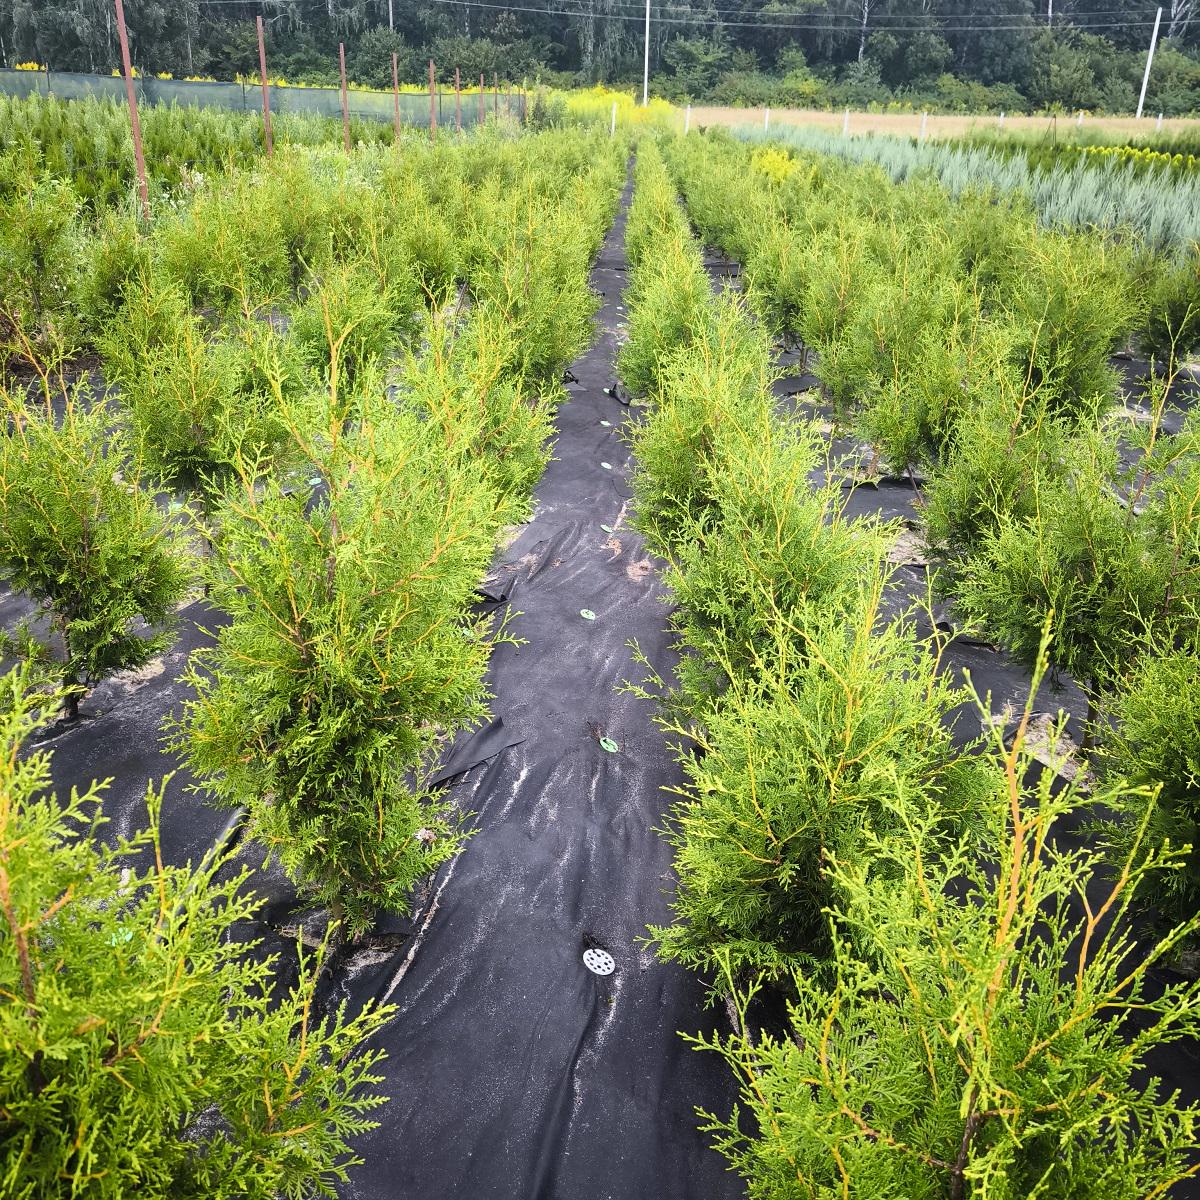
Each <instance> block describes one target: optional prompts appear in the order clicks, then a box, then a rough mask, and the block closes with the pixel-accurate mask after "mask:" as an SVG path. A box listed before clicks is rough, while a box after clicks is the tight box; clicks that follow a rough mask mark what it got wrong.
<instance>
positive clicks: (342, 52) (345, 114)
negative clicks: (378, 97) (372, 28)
mask: <svg viewBox="0 0 1200 1200" xmlns="http://www.w3.org/2000/svg"><path fill="white" fill-rule="evenodd" d="M338 67H339V69H340V71H341V75H342V143H343V144H344V145H345V147H346V153H347V154H349V153H350V97H349V96H348V95H347V94H346V44H345V43H344V42H338Z"/></svg>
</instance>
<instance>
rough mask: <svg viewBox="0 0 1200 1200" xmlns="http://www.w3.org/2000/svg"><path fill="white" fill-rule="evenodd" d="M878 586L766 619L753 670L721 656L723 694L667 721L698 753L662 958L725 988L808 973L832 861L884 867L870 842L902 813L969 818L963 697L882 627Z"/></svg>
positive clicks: (662, 934)
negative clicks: (953, 725) (948, 721)
mask: <svg viewBox="0 0 1200 1200" xmlns="http://www.w3.org/2000/svg"><path fill="white" fill-rule="evenodd" d="M883 586H884V580H883V578H882V577H881V576H879V575H877V576H876V577H875V578H874V579H868V580H866V581H864V583H863V585H862V587H861V590H860V591H859V592H858V593H857V595H843V596H842V597H840V598H839V599H840V600H841V607H840V609H839V608H836V607H832V606H831V607H829V608H824V607H822V606H820V605H819V604H814V606H813V610H812V611H811V612H808V613H804V614H800V613H794V614H792V615H791V616H790V617H788V616H785V615H782V614H776V615H775V624H774V627H773V628H772V629H771V630H770V631H769V632H766V633H764V634H763V635H761V636H760V638H759V639H758V642H757V646H756V661H755V662H754V664H753V665H754V668H755V669H754V670H753V671H748V670H746V669H745V668H744V667H743V669H742V670H739V669H738V667H739V664H736V663H734V662H730V661H729V660H728V659H723V658H721V657H720V656H719V655H718V656H716V657H715V659H714V661H715V663H716V664H717V665H718V666H720V667H721V668H722V670H723V672H724V674H725V675H726V677H727V678H728V680H729V683H728V686H727V687H726V689H725V690H723V691H722V692H721V694H720V696H719V698H718V699H715V700H711V701H708V702H704V701H703V700H702V699H693V701H692V705H691V706H689V709H688V716H687V718H686V719H685V720H682V721H670V722H668V723H667V728H668V729H670V730H671V731H673V732H674V733H676V734H677V735H679V736H680V737H686V738H690V739H692V740H694V741H695V743H696V745H697V747H698V749H699V752H700V753H699V754H698V755H693V754H686V755H681V756H680V761H681V763H682V765H683V768H684V771H685V773H686V775H687V785H686V787H685V788H683V789H681V793H682V796H683V799H682V800H681V801H680V802H679V803H678V804H677V805H676V806H675V807H674V809H673V810H672V813H671V818H670V823H669V827H668V839H669V841H670V842H671V844H672V846H673V847H674V848H675V851H676V856H675V870H676V872H677V874H678V876H679V882H678V884H677V887H676V891H675V895H674V898H673V900H672V909H673V913H674V918H675V920H674V922H673V923H672V925H670V926H668V927H665V928H658V929H654V930H652V934H653V936H654V938H655V941H656V943H657V947H658V950H659V953H660V954H662V955H663V956H664V957H666V958H673V959H678V960H679V961H681V962H684V963H685V964H687V965H689V966H693V967H699V968H704V969H706V970H708V971H712V970H714V969H716V968H717V967H721V968H723V969H724V970H726V971H728V972H729V975H730V978H733V979H744V978H745V977H746V973H747V972H750V973H762V974H764V975H767V976H770V977H771V978H778V977H780V976H783V975H786V973H787V972H789V971H790V970H792V969H807V968H808V967H811V966H812V965H813V962H814V959H816V960H819V959H820V958H822V957H823V956H824V955H825V954H826V953H828V952H829V950H830V943H829V941H828V935H829V931H828V929H827V927H826V921H825V918H824V916H823V913H824V911H825V909H826V908H827V907H828V905H829V904H830V903H832V902H833V898H834V895H835V894H836V893H837V892H838V890H839V888H840V884H839V882H838V879H837V878H835V877H834V876H833V875H832V874H831V872H830V864H831V863H832V862H833V861H838V862H854V863H867V862H868V859H871V861H873V862H877V863H878V867H879V870H880V871H882V872H883V873H885V874H886V873H893V872H894V870H895V864H894V863H889V862H887V861H886V860H885V859H884V858H883V857H882V856H880V855H878V854H877V853H875V852H874V849H873V848H872V850H871V854H868V850H867V847H868V846H869V844H870V837H871V836H872V834H873V835H874V836H876V837H878V838H879V839H880V840H881V841H885V842H886V841H887V840H888V839H889V838H890V837H892V836H893V834H894V832H895V830H896V828H897V827H898V826H899V825H900V822H899V820H898V816H897V814H898V812H901V811H903V812H906V813H909V814H915V813H921V814H937V815H939V816H940V817H941V818H942V819H943V820H945V821H946V822H947V823H949V822H950V820H951V819H952V818H953V819H958V820H962V819H964V818H966V817H967V816H969V815H970V813H971V812H972V805H973V802H974V801H975V800H976V799H977V796H976V795H975V792H976V791H977V790H978V789H977V786H973V776H972V772H971V771H970V770H969V769H968V768H967V767H965V766H962V765H959V763H958V755H957V753H956V752H955V751H954V750H953V748H952V745H951V741H950V734H949V732H948V730H947V728H946V727H945V724H944V720H943V718H944V717H945V715H946V713H947V712H948V711H949V709H950V707H951V706H952V705H953V704H954V703H955V702H956V701H957V700H958V699H959V697H958V696H957V694H956V693H955V691H954V689H953V688H952V687H951V686H950V684H949V683H948V682H947V681H946V680H945V679H944V678H940V677H939V676H938V675H937V672H936V658H935V656H934V655H932V654H931V653H930V651H929V648H928V647H926V646H925V645H924V644H922V643H921V642H920V641H918V640H917V639H916V638H915V637H914V636H913V634H912V632H911V630H910V628H909V627H908V625H907V624H906V623H904V622H897V621H890V622H889V621H886V620H884V619H883V617H882V614H881V612H880V602H881V597H882V590H883ZM854 601H857V603H854ZM872 856H873V857H872ZM864 870H873V867H866V866H864Z"/></svg>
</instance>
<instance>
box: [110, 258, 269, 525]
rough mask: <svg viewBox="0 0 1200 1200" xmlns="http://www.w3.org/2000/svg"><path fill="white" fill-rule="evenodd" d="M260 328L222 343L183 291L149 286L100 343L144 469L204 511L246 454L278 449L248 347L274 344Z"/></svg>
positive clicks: (150, 281)
mask: <svg viewBox="0 0 1200 1200" xmlns="http://www.w3.org/2000/svg"><path fill="white" fill-rule="evenodd" d="M256 324H258V322H256V321H255V320H254V319H253V318H250V319H248V320H247V322H246V326H245V332H246V337H245V338H241V337H238V336H237V334H236V332H235V333H233V334H232V336H231V335H230V334H229V333H226V334H225V335H224V336H220V335H217V336H214V335H213V334H212V333H211V332H210V331H209V329H208V326H207V324H206V322H204V321H203V320H202V319H201V318H200V317H198V316H197V315H196V314H195V313H193V312H192V311H191V309H190V307H189V306H188V303H187V299H186V297H185V296H184V295H183V294H182V292H181V291H180V290H179V289H178V287H176V286H174V285H169V284H168V285H164V284H162V283H160V282H159V281H158V280H156V279H154V278H153V277H149V278H146V277H143V278H142V279H140V280H139V281H138V282H137V283H136V284H134V285H133V286H132V287H131V288H130V290H129V294H128V297H127V300H126V304H125V311H124V313H123V314H122V317H121V319H120V320H118V321H114V322H112V323H111V324H110V325H109V327H108V329H107V330H106V331H105V332H104V334H102V335H101V337H100V342H99V344H100V350H101V353H102V355H103V359H104V367H105V372H106V376H107V379H108V381H109V382H110V383H113V384H116V385H117V386H118V388H119V389H120V402H121V406H122V408H123V409H124V410H125V412H126V413H127V414H128V416H129V425H130V431H131V433H132V435H133V441H134V445H135V446H136V449H137V454H138V458H139V460H140V463H141V466H142V468H143V470H145V471H146V472H147V474H148V475H150V476H151V477H152V478H153V479H154V480H155V482H156V483H157V484H158V485H159V486H160V487H162V488H165V489H167V490H168V491H171V492H176V493H183V494H190V495H195V496H197V497H198V498H199V499H200V501H201V507H202V508H204V507H206V506H207V501H208V498H209V496H210V494H211V493H212V491H213V489H216V488H219V486H220V482H221V479H222V477H223V476H226V475H228V474H229V472H230V471H231V470H232V469H233V464H234V462H235V461H236V459H237V456H238V453H239V451H240V452H241V453H242V454H243V455H244V456H246V457H250V458H258V457H264V456H266V455H268V453H269V452H270V450H271V449H272V447H273V445H274V444H275V443H276V442H278V441H279V440H280V436H281V432H282V431H281V429H280V427H279V423H278V419H277V418H276V417H275V415H274V414H273V413H272V412H271V404H270V401H269V396H268V393H267V392H266V391H265V390H264V389H263V388H262V387H261V386H260V381H259V380H258V379H257V378H256V372H255V369H254V359H253V355H252V347H251V345H250V344H249V342H250V340H251V339H253V338H254V337H255V336H258V337H260V338H262V339H265V338H268V337H269V336H270V335H269V333H267V332H266V331H265V330H264V332H262V333H261V334H260V333H259V331H258V330H256V329H254V328H253V326H254V325H256Z"/></svg>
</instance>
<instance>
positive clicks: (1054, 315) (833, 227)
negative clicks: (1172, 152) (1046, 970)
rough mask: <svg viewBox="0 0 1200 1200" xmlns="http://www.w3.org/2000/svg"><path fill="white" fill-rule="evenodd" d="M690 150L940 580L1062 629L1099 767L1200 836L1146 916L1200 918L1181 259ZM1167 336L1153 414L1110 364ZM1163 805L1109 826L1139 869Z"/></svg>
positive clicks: (772, 322)
mask: <svg viewBox="0 0 1200 1200" xmlns="http://www.w3.org/2000/svg"><path fill="white" fill-rule="evenodd" d="M674 161H675V162H676V165H677V167H678V170H679V177H680V179H681V181H682V183H683V186H684V188H685V190H686V192H687V195H688V198H689V203H690V205H691V211H692V213H693V215H694V218H695V220H696V222H697V224H698V226H699V227H700V228H701V229H702V230H703V231H704V233H705V236H707V237H709V238H711V239H712V240H714V241H716V242H719V243H720V244H722V245H724V246H726V247H727V248H728V250H729V251H730V253H734V254H736V255H737V256H738V257H740V258H741V259H742V260H743V261H744V262H746V263H747V274H748V277H749V283H748V289H747V292H748V298H749V301H750V303H751V304H752V305H753V306H754V308H755V311H756V312H757V313H758V314H759V315H760V317H761V319H762V320H763V321H764V322H765V323H766V324H767V325H768V326H769V327H770V328H771V329H772V330H773V331H774V332H775V333H777V334H779V335H783V336H787V337H791V338H799V339H801V340H802V341H803V343H804V344H805V345H806V346H807V347H809V348H810V349H811V350H812V351H814V352H815V353H816V355H817V362H816V365H815V367H814V370H815V371H816V374H817V376H818V377H819V378H820V380H821V382H822V384H823V387H824V389H825V392H826V393H827V395H828V396H829V397H830V398H831V399H832V401H833V403H834V405H835V416H836V417H837V419H838V420H839V421H840V422H841V424H842V425H843V427H845V428H848V429H850V430H853V431H854V432H856V433H857V434H858V435H859V436H860V437H861V438H862V439H863V440H864V442H866V443H869V444H870V445H871V446H872V447H873V448H874V452H875V455H876V457H877V459H878V460H881V464H882V465H881V466H880V467H878V468H877V470H889V471H892V472H894V473H896V474H907V475H908V476H909V477H910V478H911V480H912V482H913V486H914V489H915V493H916V497H917V501H918V514H919V517H920V523H921V530H920V532H921V535H922V537H923V539H924V541H925V543H926V547H927V551H928V553H929V556H930V559H931V562H932V565H933V566H934V567H935V568H936V572H935V574H934V587H935V588H936V589H937V591H938V592H939V593H940V594H941V595H942V597H943V598H945V599H948V600H951V601H952V602H953V603H954V604H955V606H956V608H957V611H958V613H959V615H960V617H961V618H963V619H965V620H967V621H969V622H971V623H973V624H974V625H975V626H976V627H977V628H979V629H981V630H983V631H984V632H985V633H986V635H987V636H988V637H990V638H992V639H993V640H994V641H996V642H997V643H999V644H1001V645H1003V646H1004V647H1005V648H1006V649H1008V650H1009V651H1010V652H1011V653H1013V654H1014V655H1016V656H1017V657H1018V658H1020V659H1021V660H1022V661H1024V662H1025V663H1026V664H1027V665H1029V666H1030V667H1032V666H1033V665H1034V664H1035V663H1036V661H1037V658H1038V654H1039V649H1040V645H1041V640H1042V633H1043V629H1044V627H1045V625H1046V623H1047V621H1048V620H1050V619H1051V617H1052V616H1053V626H1052V632H1051V641H1050V645H1049V653H1050V657H1051V661H1052V662H1053V664H1054V667H1055V668H1056V669H1057V670H1059V671H1063V672H1067V673H1069V674H1070V675H1071V676H1073V677H1074V679H1075V680H1076V681H1077V682H1078V683H1079V685H1080V686H1081V687H1082V689H1083V690H1084V691H1085V693H1086V694H1087V697H1088V700H1089V704H1090V709H1091V711H1090V714H1089V720H1088V722H1087V727H1086V728H1085V730H1084V742H1085V748H1087V747H1090V746H1091V744H1092V743H1099V744H1098V745H1097V746H1095V747H1094V748H1093V752H1092V756H1091V760H1092V761H1091V765H1092V767H1093V769H1095V770H1098V771H1107V772H1109V773H1117V774H1120V775H1122V776H1124V777H1125V778H1127V779H1129V780H1130V781H1132V782H1135V783H1138V784H1144V785H1148V786H1153V787H1158V788H1160V789H1161V790H1160V794H1159V796H1158V799H1157V800H1156V802H1155V804H1154V806H1153V813H1152V817H1151V835H1152V837H1154V838H1156V839H1158V840H1160V841H1161V840H1162V839H1164V838H1167V837H1169V838H1170V840H1171V842H1172V844H1173V845H1175V846H1184V845H1190V846H1191V847H1193V850H1192V852H1191V853H1190V854H1189V855H1188V857H1187V859H1186V861H1185V862H1184V863H1183V864H1182V865H1181V868H1180V869H1179V870H1177V871H1173V872H1171V873H1170V874H1169V875H1167V876H1163V877H1160V879H1159V881H1158V883H1157V884H1156V885H1154V886H1147V887H1146V888H1144V889H1143V893H1142V896H1143V902H1142V905H1141V907H1142V908H1143V911H1144V915H1145V916H1147V917H1149V918H1150V919H1151V920H1153V921H1156V922H1159V923H1160V924H1161V923H1164V922H1165V924H1167V925H1169V924H1171V923H1173V922H1175V921H1178V920H1183V919H1187V918H1190V917H1191V916H1192V915H1193V914H1194V913H1195V912H1196V911H1197V910H1198V909H1200V725H1198V724H1197V719H1196V717H1195V716H1193V715H1189V714H1188V713H1187V712H1184V711H1181V710H1180V709H1179V708H1178V707H1175V706H1171V707H1168V706H1164V705H1162V704H1161V703H1158V702H1154V709H1155V712H1156V713H1157V716H1156V717H1155V716H1152V714H1151V711H1150V708H1149V707H1148V704H1149V703H1150V701H1151V697H1153V696H1155V695H1156V694H1157V693H1158V692H1160V691H1161V689H1162V687H1163V686H1164V684H1165V682H1166V681H1167V680H1168V679H1169V680H1171V686H1173V687H1174V686H1186V685H1187V683H1188V682H1189V681H1190V680H1192V679H1194V678H1195V677H1196V671H1197V665H1196V664H1197V661H1198V660H1197V652H1198V649H1200V640H1198V639H1200V444H1198V443H1197V435H1198V434H1200V423H1198V421H1197V418H1196V417H1195V416H1194V415H1189V414H1188V413H1187V411H1186V407H1185V409H1184V411H1183V412H1182V413H1181V412H1180V411H1178V410H1176V409H1175V408H1174V403H1175V400H1176V397H1182V398H1183V399H1184V403H1185V405H1186V396H1187V389H1186V386H1184V380H1185V375H1184V372H1183V366H1184V361H1183V355H1184V352H1185V348H1186V347H1185V344H1184V343H1185V342H1186V340H1187V337H1189V336H1192V335H1190V334H1188V332H1187V330H1188V328H1189V326H1188V325H1187V322H1184V324H1183V325H1182V326H1180V325H1179V324H1178V323H1177V322H1176V321H1175V318H1174V317H1172V316H1171V314H1170V313H1169V312H1166V311H1163V310H1161V309H1159V308H1156V305H1157V304H1158V299H1157V298H1158V297H1159V294H1160V293H1159V290H1158V289H1159V283H1158V279H1159V278H1160V277H1161V276H1162V275H1163V274H1164V273H1166V274H1167V275H1170V273H1171V272H1172V271H1174V270H1175V269H1176V268H1174V267H1172V266H1171V265H1170V264H1169V263H1165V262H1162V261H1150V262H1146V261H1142V262H1139V261H1138V260H1137V259H1136V257H1135V255H1134V254H1133V252H1132V251H1131V250H1130V249H1129V248H1127V247H1122V246H1119V245H1118V246H1114V245H1113V244H1111V243H1109V242H1108V241H1107V240H1105V239H1103V238H1101V237H1099V236H1098V235H1095V234H1066V233H1063V232H1058V231H1048V230H1045V229H1041V228H1039V227H1038V225H1037V224H1036V223H1035V222H1034V221H1033V220H1032V219H1031V217H1030V216H1029V214H1028V213H1026V212H1023V211H1022V210H1021V209H1020V208H1014V207H1012V206H1007V205H1002V204H997V203H996V202H995V200H994V198H990V197H968V198H964V199H960V200H958V201H953V200H951V199H950V198H949V197H947V196H946V195H945V194H944V193H943V192H942V191H941V190H940V189H939V188H937V187H936V186H934V185H932V184H930V183H923V182H919V181H911V182H909V183H906V184H904V185H899V186H897V185H892V184H890V183H887V182H886V181H885V180H883V179H882V178H881V177H879V175H878V174H877V173H876V172H875V171H874V170H871V169H859V170H857V171H855V170H850V169H848V168H847V167H845V166H844V165H839V166H838V167H837V168H836V169H831V167H830V164H829V162H828V161H827V160H819V159H812V158H807V159H802V158H797V159H795V160H792V161H791V162H790V163H789V164H788V166H787V167H786V168H785V169H783V170H780V169H779V167H778V164H769V165H770V166H771V167H772V168H773V169H772V170H770V171H766V170H753V169H748V168H751V165H752V163H753V162H754V156H753V154H752V153H751V152H749V151H746V150H744V149H742V148H737V147H731V146H713V145H701V144H699V143H698V142H696V143H693V144H690V145H687V146H680V147H677V151H676V157H675V159H674ZM742 213H745V214H748V215H749V214H752V215H753V220H754V221H755V222H758V224H757V226H756V225H755V224H752V223H751V221H750V220H749V219H748V220H746V221H742V220H740V219H739V217H738V215H737V214H742ZM731 214H733V215H731ZM1196 313H1200V301H1197V306H1196V309H1195V311H1194V312H1192V313H1191V315H1190V316H1189V317H1188V320H1189V321H1190V320H1193V319H1194V318H1195V315H1196ZM1154 327H1160V328H1163V329H1170V330H1172V333H1171V336H1170V337H1168V338H1167V339H1166V343H1165V345H1166V349H1165V354H1164V356H1163V357H1162V358H1161V359H1152V360H1151V363H1150V365H1149V369H1148V372H1147V374H1146V376H1145V378H1144V379H1143V381H1142V384H1141V388H1142V393H1141V404H1140V407H1134V408H1130V407H1127V406H1126V405H1125V403H1124V395H1123V388H1124V386H1128V385H1120V386H1119V382H1120V381H1119V377H1118V374H1117V372H1116V371H1115V370H1114V369H1113V367H1112V365H1111V363H1112V359H1111V356H1112V354H1113V352H1114V351H1116V350H1118V349H1120V348H1121V347H1122V345H1123V344H1125V342H1126V341H1127V340H1128V339H1129V338H1131V337H1132V338H1137V337H1138V336H1140V335H1139V333H1138V330H1139V329H1142V330H1145V329H1146V328H1154ZM1193 332H1194V331H1193ZM1189 345H1190V343H1189ZM1168 745H1170V746H1173V747H1174V748H1175V752H1174V753H1170V754H1167V753H1164V747H1166V746H1168ZM1142 815H1143V810H1142V806H1141V805H1140V804H1138V803H1135V804H1134V805H1133V806H1132V808H1130V809H1128V810H1127V811H1125V812H1124V813H1123V814H1121V815H1120V816H1119V818H1118V819H1117V821H1116V822H1115V823H1110V825H1109V827H1108V833H1109V834H1110V835H1112V840H1113V843H1114V857H1115V863H1114V866H1115V868H1116V869H1119V863H1120V862H1121V861H1123V858H1124V855H1125V853H1126V852H1127V849H1128V845H1129V840H1130V838H1131V837H1133V836H1134V835H1135V833H1136V831H1137V829H1138V828H1139V826H1140V823H1141V819H1142Z"/></svg>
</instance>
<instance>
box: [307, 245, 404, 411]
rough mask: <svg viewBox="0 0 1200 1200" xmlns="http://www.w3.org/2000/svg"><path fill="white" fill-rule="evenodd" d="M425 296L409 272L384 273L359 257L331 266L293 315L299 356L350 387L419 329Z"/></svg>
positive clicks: (332, 382)
mask: <svg viewBox="0 0 1200 1200" xmlns="http://www.w3.org/2000/svg"><path fill="white" fill-rule="evenodd" d="M420 309H421V295H420V293H419V291H418V289H417V284H416V280H415V279H414V278H413V277H412V274H411V272H403V273H400V272H398V273H397V274H395V275H390V274H386V273H382V272H380V271H379V270H377V269H376V267H375V266H374V265H373V264H371V263H370V262H368V261H366V260H363V259H358V260H353V261H349V262H342V263H338V264H336V265H334V266H332V267H331V268H330V269H329V271H328V273H327V274H326V275H324V276H323V277H321V278H320V279H319V280H314V281H313V287H312V290H311V291H310V293H309V294H308V296H307V297H306V299H305V300H304V302H303V303H302V304H300V305H299V307H298V308H296V310H295V312H294V313H293V315H292V324H291V327H290V330H289V332H290V334H291V336H292V338H293V339H294V341H295V344H296V347H297V349H298V351H299V355H300V357H301V358H302V359H303V360H304V361H305V362H306V363H308V364H309V365H310V366H311V367H313V368H316V369H318V370H320V371H322V372H324V373H326V375H327V377H328V380H329V382H330V386H331V387H333V388H335V389H342V390H347V389H352V388H353V387H354V386H355V382H356V380H357V378H358V375H359V373H360V372H362V371H364V370H365V369H367V368H368V366H369V365H370V364H371V363H372V362H384V361H386V360H387V358H388V357H389V356H390V355H392V354H394V353H395V352H397V351H398V350H399V349H400V348H401V346H402V344H403V343H404V342H405V341H406V340H407V339H408V338H410V337H411V336H412V335H413V334H414V333H415V332H416V329H417V317H418V312H419V311H420Z"/></svg>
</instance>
